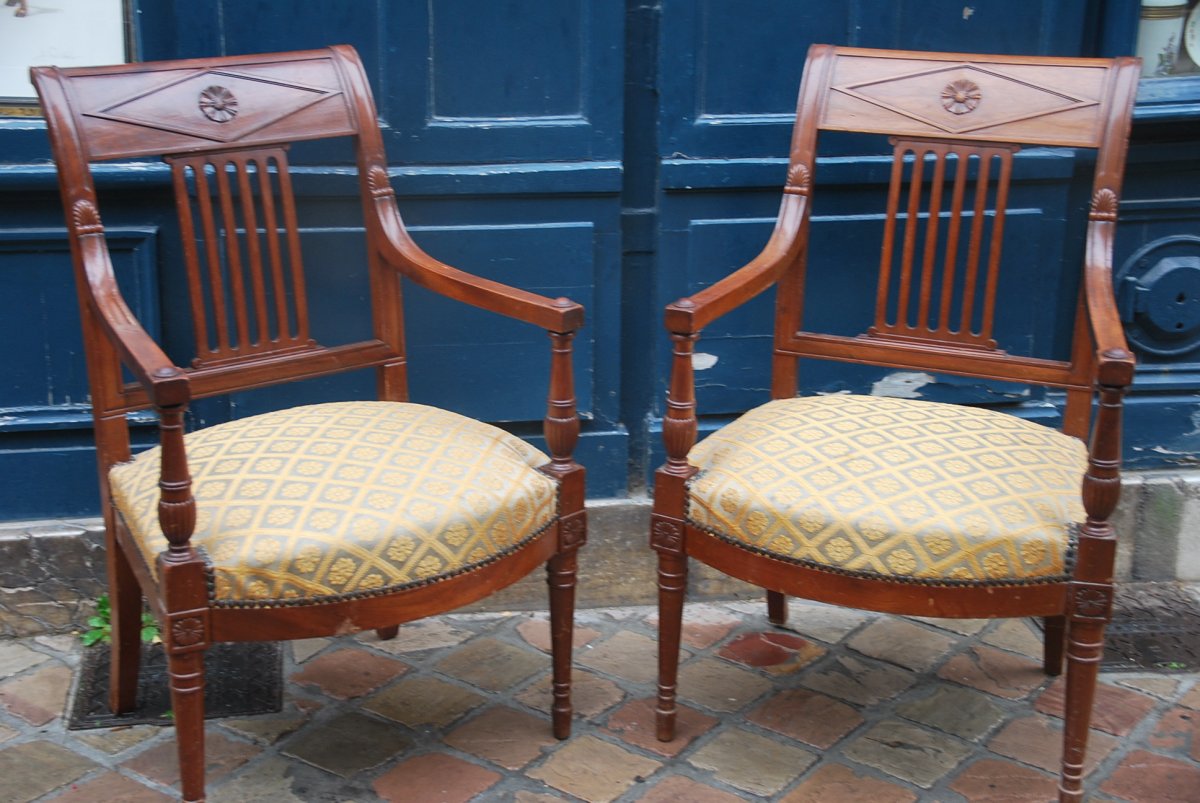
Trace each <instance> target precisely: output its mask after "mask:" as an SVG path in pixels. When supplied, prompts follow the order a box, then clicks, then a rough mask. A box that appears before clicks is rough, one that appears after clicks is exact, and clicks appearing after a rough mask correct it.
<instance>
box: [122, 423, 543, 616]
mask: <svg viewBox="0 0 1200 803" xmlns="http://www.w3.org/2000/svg"><path fill="white" fill-rule="evenodd" d="M186 441H187V452H188V466H189V469H190V471H191V474H192V479H193V491H194V493H195V496H196V513H197V517H196V530H195V535H194V536H193V537H192V544H193V545H195V546H197V547H200V548H202V549H203V550H204V551H205V552H206V553H207V555H208V558H209V560H210V561H211V563H212V568H213V574H214V579H215V583H214V592H213V593H214V595H215V602H217V604H229V605H239V604H253V605H262V604H269V603H283V604H300V603H303V602H306V601H314V600H317V599H320V598H329V597H337V598H347V597H352V596H361V595H369V594H377V593H382V592H385V591H388V590H395V589H398V588H403V587H405V586H413V585H418V584H422V583H426V582H430V581H432V580H436V579H437V578H439V577H444V576H447V575H451V574H456V573H459V572H462V571H465V570H469V569H472V568H475V567H478V566H481V565H483V564H486V563H488V562H489V561H490V560H492V559H493V558H496V557H497V556H500V555H503V554H505V553H508V552H511V551H513V550H514V549H516V548H518V547H520V546H521V545H522V544H524V543H525V542H527V541H528V540H529V539H531V538H532V537H534V536H535V535H537V534H538V533H540V532H542V531H543V530H544V529H545V528H546V527H547V526H548V525H549V524H550V523H551V522H552V521H553V519H554V516H555V514H556V510H557V496H558V490H557V483H556V482H555V481H554V480H553V479H551V478H550V477H548V476H547V475H545V474H543V473H542V472H540V471H538V470H537V469H536V466H541V465H544V464H546V463H548V462H549V460H548V458H547V457H546V456H545V455H543V454H542V453H541V452H539V451H538V450H536V449H534V448H532V447H530V446H528V445H527V444H525V443H524V442H523V441H521V440H520V439H519V438H517V437H515V436H513V435H510V434H508V433H506V432H504V431H502V430H500V429H497V428H495V427H492V426H489V425H487V424H483V423H480V422H478V421H475V420H472V419H470V418H465V417H463V416H460V415H457V414H455V413H451V412H447V411H445V410H439V409H436V408H433V407H426V406H424V405H419V404H406V403H397V402H348V403H335V404H318V405H309V406H304V407H296V408H293V409H290V410H283V411H280V412H273V413H266V414H263V415H257V416H253V417H250V418H246V419H243V420H240V421H233V422H230V423H226V424H220V425H217V426H213V427H209V428H207V429H203V430H199V431H197V432H194V433H191V434H189V435H187V436H186ZM158 477H159V450H158V449H157V448H155V449H151V450H149V451H147V452H144V453H142V454H139V455H138V456H137V457H136V458H135V459H134V460H132V461H131V462H129V463H124V464H121V465H117V466H114V467H113V469H112V471H111V472H110V474H109V480H110V484H111V487H112V493H113V499H114V502H115V503H116V505H117V508H118V509H119V510H120V511H121V513H122V514H123V516H124V518H125V521H126V522H127V524H128V526H129V529H130V531H131V532H132V533H133V536H134V538H135V539H136V540H137V542H138V545H139V546H140V548H141V552H142V555H143V556H144V557H145V559H146V562H147V563H148V564H149V566H150V567H151V569H152V570H153V568H154V565H155V560H154V559H155V556H156V555H157V554H158V553H159V552H161V551H162V550H163V548H164V547H165V546H166V541H165V540H164V538H163V536H162V534H161V531H160V530H159V527H158V513H157V506H158V498H159V493H158V487H157V483H158Z"/></svg>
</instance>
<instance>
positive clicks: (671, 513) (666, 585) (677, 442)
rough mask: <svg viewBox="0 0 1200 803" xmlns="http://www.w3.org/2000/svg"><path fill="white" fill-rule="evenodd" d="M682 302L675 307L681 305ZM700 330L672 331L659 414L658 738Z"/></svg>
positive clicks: (667, 684) (670, 667) (689, 470)
mask: <svg viewBox="0 0 1200 803" xmlns="http://www.w3.org/2000/svg"><path fill="white" fill-rule="evenodd" d="M689 303H690V302H688V301H686V300H685V301H680V302H677V303H676V306H685V305H687V304H689ZM697 338H698V335H696V334H694V333H682V334H681V333H672V334H671V340H672V341H673V344H674V348H673V350H672V351H673V361H672V366H671V387H670V390H669V392H668V394H667V410H666V415H665V416H664V417H663V444H664V445H665V446H666V450H667V462H666V465H664V466H663V467H662V468H660V469H659V470H658V473H657V475H656V477H655V485H654V514H653V516H652V517H651V523H650V546H651V547H652V548H653V549H654V551H655V552H657V553H658V702H657V704H656V708H655V719H656V731H657V732H656V735H657V737H658V739H659V740H660V741H664V742H669V741H671V740H672V739H674V738H675V696H676V687H677V682H678V675H679V642H680V635H681V631H682V629H683V603H684V601H685V597H686V591H687V573H688V565H687V524H686V512H687V480H688V479H689V478H690V477H691V476H692V475H693V474H695V473H696V469H694V468H693V467H692V466H691V464H689V463H688V460H687V455H688V452H689V451H690V450H691V448H692V446H693V445H694V444H695V443H696V431H697V422H696V391H695V378H694V374H693V369H692V353H693V351H694V350H695V345H696V340H697Z"/></svg>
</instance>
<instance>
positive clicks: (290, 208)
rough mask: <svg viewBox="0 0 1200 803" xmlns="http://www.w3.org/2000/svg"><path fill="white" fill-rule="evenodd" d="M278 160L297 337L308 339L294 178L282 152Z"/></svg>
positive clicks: (306, 298) (306, 301) (280, 197)
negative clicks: (289, 171) (293, 186)
mask: <svg viewBox="0 0 1200 803" xmlns="http://www.w3.org/2000/svg"><path fill="white" fill-rule="evenodd" d="M276 162H277V164H278V165H279V199H280V202H281V205H282V206H283V225H284V227H285V229H286V230H287V244H288V258H289V261H290V262H291V267H292V276H291V279H292V291H293V293H294V294H295V298H296V302H295V307H294V308H295V310H296V334H295V339H296V340H299V341H307V340H308V338H309V334H308V295H307V294H306V293H305V290H304V266H303V263H302V262H301V260H300V226H299V224H298V223H297V222H296V201H295V198H294V196H293V195H292V179H291V176H290V175H288V171H287V162H286V161H285V160H284V158H283V154H282V153H280V154H279V155H278V156H276Z"/></svg>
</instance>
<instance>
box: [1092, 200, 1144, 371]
mask: <svg viewBox="0 0 1200 803" xmlns="http://www.w3.org/2000/svg"><path fill="white" fill-rule="evenodd" d="M1115 225H1116V224H1115V223H1114V222H1113V221H1108V220H1092V221H1090V222H1089V223H1088V232H1087V238H1088V239H1087V256H1086V265H1085V268H1084V293H1085V299H1086V301H1087V310H1088V321H1089V322H1090V323H1091V327H1092V337H1093V338H1094V340H1095V342H1096V363H1097V378H1098V379H1099V382H1100V384H1101V385H1104V386H1107V387H1114V388H1124V387H1127V386H1129V385H1131V384H1133V368H1134V365H1135V360H1134V358H1133V354H1132V352H1130V351H1129V346H1128V344H1127V343H1126V342H1125V332H1124V330H1123V329H1122V328H1121V316H1120V315H1119V314H1118V313H1117V305H1116V300H1115V296H1114V294H1113V283H1112V239H1113V229H1114V227H1115Z"/></svg>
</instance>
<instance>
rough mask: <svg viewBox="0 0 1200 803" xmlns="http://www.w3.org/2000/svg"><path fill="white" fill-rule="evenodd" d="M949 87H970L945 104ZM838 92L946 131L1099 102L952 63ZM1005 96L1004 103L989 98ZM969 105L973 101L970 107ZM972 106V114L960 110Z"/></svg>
mask: <svg viewBox="0 0 1200 803" xmlns="http://www.w3.org/2000/svg"><path fill="white" fill-rule="evenodd" d="M949 87H969V88H970V91H969V92H967V91H966V90H964V91H963V92H962V102H961V103H958V102H953V101H954V100H955V98H954V97H952V98H951V100H952V102H950V103H949V104H948V103H947V102H946V91H947V88H949ZM834 89H835V90H836V91H838V92H844V93H845V94H847V95H850V96H852V97H855V98H858V99H859V100H864V101H866V102H868V103H872V104H874V105H876V106H881V107H883V108H885V109H888V110H890V111H893V112H896V113H897V114H902V115H904V116H905V117H910V118H912V119H913V120H917V121H919V122H922V123H925V124H926V125H931V126H933V127H935V128H940V129H941V130H943V131H945V132H947V133H950V134H963V133H966V132H968V131H977V130H979V129H981V128H991V127H993V126H998V125H1004V124H1006V123H1015V122H1017V121H1018V120H1028V119H1030V118H1033V117H1042V116H1044V115H1047V114H1057V113H1058V112H1064V111H1067V110H1069V109H1079V108H1083V107H1085V106H1095V105H1096V104H1097V101H1094V100H1088V99H1086V98H1080V97H1077V96H1075V95H1072V94H1070V93H1069V92H1065V91H1063V90H1060V89H1056V88H1054V87H1052V86H1042V85H1038V84H1034V83H1031V82H1030V81H1027V80H1023V79H1020V78H1014V77H1012V76H1008V75H1005V74H1003V73H1002V72H1000V71H998V70H993V69H991V68H987V67H981V66H980V65H978V64H965V63H963V64H952V65H949V66H946V67H938V68H936V69H933V70H922V71H921V72H915V73H909V74H907V75H899V76H891V77H888V78H881V79H878V80H874V81H862V82H860V83H856V84H847V85H845V86H836V87H834ZM1000 97H1003V98H1004V104H1003V106H1001V105H1000V104H998V103H995V102H992V103H989V102H988V101H989V100H990V99H993V98H1000ZM972 104H973V105H972ZM967 106H970V109H969V111H970V113H969V114H964V113H963V112H964V111H966V110H967Z"/></svg>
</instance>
